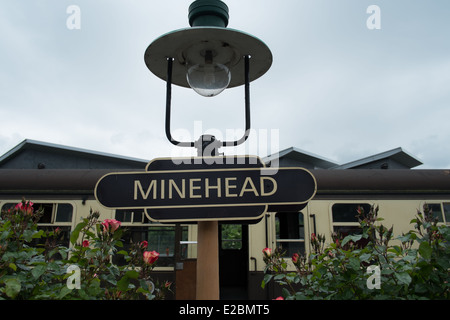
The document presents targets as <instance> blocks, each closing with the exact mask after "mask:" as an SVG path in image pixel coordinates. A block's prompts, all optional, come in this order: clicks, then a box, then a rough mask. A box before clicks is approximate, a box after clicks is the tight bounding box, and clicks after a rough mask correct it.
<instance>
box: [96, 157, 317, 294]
mask: <svg viewBox="0 0 450 320" xmlns="http://www.w3.org/2000/svg"><path fill="white" fill-rule="evenodd" d="M316 190H317V186H316V180H315V178H314V176H313V175H312V174H311V173H310V172H309V171H308V170H306V169H303V168H278V170H274V169H273V168H265V167H264V164H263V163H262V162H260V163H257V164H256V165H241V166H236V165H231V166H229V165H224V164H221V165H208V166H203V165H194V164H191V165H186V164H183V165H180V166H176V165H174V164H173V163H172V162H168V161H167V159H164V160H153V161H152V162H150V163H149V165H148V166H147V171H143V172H116V173H109V174H107V175H105V176H103V177H102V178H100V180H99V181H98V182H97V185H96V187H95V197H96V199H97V200H98V201H99V202H100V204H102V205H103V206H105V207H107V208H110V209H144V210H145V214H146V216H147V217H148V219H150V220H151V221H157V222H167V223H181V222H184V223H186V222H187V223H189V222H195V223H197V224H198V226H197V227H198V236H197V290H196V292H197V299H198V300H209V299H212V300H215V299H219V297H220V292H219V243H218V241H219V239H218V227H219V221H244V222H250V223H252V222H253V223H256V222H258V221H259V220H260V219H261V218H262V217H263V215H264V214H265V213H266V212H267V211H268V209H269V208H271V209H272V210H273V209H274V208H276V209H277V210H285V211H291V210H299V209H298V208H302V207H303V206H305V205H306V204H307V202H308V201H309V200H311V199H312V198H313V197H314V195H315V193H316Z"/></svg>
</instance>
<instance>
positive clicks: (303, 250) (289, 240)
mask: <svg viewBox="0 0 450 320" xmlns="http://www.w3.org/2000/svg"><path fill="white" fill-rule="evenodd" d="M278 214H297V215H298V217H299V220H298V221H299V223H298V229H300V226H301V224H300V215H301V216H302V221H303V238H301V236H302V235H301V232H300V231H299V237H298V238H278V232H277V225H278V223H281V221H280V218H279V216H278V217H277V215H278ZM307 215H308V214H307V212H306V209H303V210H300V211H296V212H282V211H280V212H275V213H274V215H273V226H274V228H273V232H274V243H275V248H280V247H281V248H283V246H280V244H282V243H299V244H302V245H301V246H299V248H301V250H300V252H298V250H297V251H296V252H294V253H306V248H307V240H306V236H305V235H306V234H307V229H308V227H307V220H306V219H305V216H307ZM277 221H278V222H277ZM286 254H287V255H285V256H283V258H292V254H293V253H292V252H291V253H290V252H289V248H287V250H286Z"/></svg>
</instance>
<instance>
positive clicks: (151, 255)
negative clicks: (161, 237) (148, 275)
mask: <svg viewBox="0 0 450 320" xmlns="http://www.w3.org/2000/svg"><path fill="white" fill-rule="evenodd" d="M143 257H144V262H145V263H146V264H149V265H152V264H153V263H155V262H156V260H158V258H159V253H158V252H156V251H145V252H144V254H143Z"/></svg>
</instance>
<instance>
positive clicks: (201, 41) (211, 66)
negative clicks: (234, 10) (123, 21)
mask: <svg viewBox="0 0 450 320" xmlns="http://www.w3.org/2000/svg"><path fill="white" fill-rule="evenodd" d="M228 18H229V16H228V6H227V5H226V4H225V3H224V2H222V1H220V0H196V1H194V2H193V3H192V4H191V5H190V7H189V24H190V25H191V27H190V28H184V29H180V30H175V31H172V32H169V33H167V34H164V35H162V36H161V37H159V38H157V39H156V40H155V41H153V42H152V43H151V44H150V45H149V46H148V48H147V50H146V51H145V56H144V59H145V63H146V65H147V67H148V68H149V69H150V71H151V72H152V73H154V74H155V75H156V76H157V77H159V78H161V79H162V80H164V81H166V83H167V89H166V127H165V130H166V136H167V138H168V140H169V141H170V142H171V143H173V144H174V145H177V146H181V147H196V148H197V149H198V153H199V155H203V150H204V149H205V146H208V145H210V144H214V147H213V148H210V150H212V154H211V155H217V153H218V151H217V150H218V148H219V147H222V146H237V145H240V144H242V143H243V142H244V141H246V140H247V138H248V135H249V133H250V82H251V81H253V80H255V79H258V78H259V77H261V76H262V75H263V74H264V73H266V72H267V70H269V68H270V66H271V65H272V53H271V52H270V49H269V48H268V47H267V46H266V45H265V44H264V42H262V41H261V40H259V39H258V38H256V37H254V36H252V35H250V34H247V33H244V32H242V31H239V30H234V29H229V28H227V25H228ZM172 84H175V85H178V86H181V87H186V88H189V87H190V88H192V89H194V91H196V92H197V93H198V94H200V95H202V96H204V97H214V96H216V95H218V94H220V93H221V92H222V91H223V90H225V89H226V88H233V87H238V86H241V85H244V86H245V133H244V135H243V137H242V138H240V139H239V140H235V141H218V140H216V139H215V137H213V136H205V135H204V136H202V137H200V139H199V140H198V141H192V142H186V141H184V142H180V141H177V140H175V139H174V138H173V137H172V134H171V130H170V118H171V116H170V114H171V99H172ZM205 141H206V143H205Z"/></svg>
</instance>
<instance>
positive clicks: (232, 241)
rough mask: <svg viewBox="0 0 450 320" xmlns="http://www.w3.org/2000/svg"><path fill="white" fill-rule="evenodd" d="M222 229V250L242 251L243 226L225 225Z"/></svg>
mask: <svg viewBox="0 0 450 320" xmlns="http://www.w3.org/2000/svg"><path fill="white" fill-rule="evenodd" d="M220 227H221V228H222V230H221V237H222V239H221V240H222V241H221V245H222V249H225V250H226V249H238V250H240V249H242V224H223V225H221V226H220Z"/></svg>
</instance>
